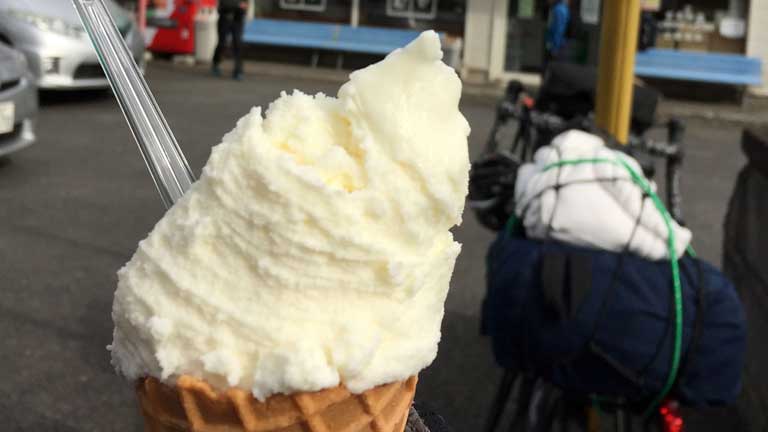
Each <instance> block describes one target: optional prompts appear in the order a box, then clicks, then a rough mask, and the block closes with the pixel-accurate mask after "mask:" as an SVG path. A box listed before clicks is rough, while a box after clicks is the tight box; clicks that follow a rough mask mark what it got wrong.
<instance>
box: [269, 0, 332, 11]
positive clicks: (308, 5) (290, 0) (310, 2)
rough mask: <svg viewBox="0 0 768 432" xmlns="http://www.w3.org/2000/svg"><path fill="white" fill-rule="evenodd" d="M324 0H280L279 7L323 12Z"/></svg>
mask: <svg viewBox="0 0 768 432" xmlns="http://www.w3.org/2000/svg"><path fill="white" fill-rule="evenodd" d="M325 1H326V0H280V8H281V9H289V10H300V11H309V12H324V11H325Z"/></svg>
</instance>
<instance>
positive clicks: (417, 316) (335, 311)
mask: <svg viewBox="0 0 768 432" xmlns="http://www.w3.org/2000/svg"><path fill="white" fill-rule="evenodd" d="M460 95H461V82H460V80H459V78H458V76H457V75H456V72H455V71H454V70H453V69H451V68H450V67H448V66H446V65H445V64H444V63H443V62H442V51H441V47H440V38H439V36H438V35H437V34H436V33H435V32H432V31H428V32H424V33H423V34H421V35H420V36H419V37H418V38H417V39H415V40H414V41H413V42H411V43H410V44H409V45H407V46H406V47H404V48H402V49H398V50H395V51H394V52H392V53H391V54H389V55H388V56H387V57H386V58H385V59H384V60H382V61H381V62H379V63H376V64H373V65H371V66H369V67H366V68H364V69H361V70H358V71H356V72H353V73H352V74H350V77H349V81H348V82H347V83H345V84H344V85H342V86H341V88H340V89H339V91H338V94H337V96H336V97H332V96H326V95H324V94H315V95H314V96H312V95H307V94H304V93H301V92H300V91H293V92H292V93H285V92H284V93H282V94H281V95H280V97H279V98H278V99H277V100H275V101H274V102H272V103H271V104H270V105H269V107H268V108H267V109H266V111H265V112H264V113H262V111H261V109H260V108H258V107H257V108H253V109H252V110H251V111H250V113H248V114H246V115H245V116H244V117H243V118H241V119H240V120H239V121H238V122H237V125H236V127H235V128H234V129H233V130H232V131H231V132H229V133H227V134H226V135H225V136H224V137H223V139H222V142H221V143H220V144H218V145H216V146H215V147H214V148H213V149H212V151H211V156H210V158H209V160H208V162H207V163H206V165H205V167H204V168H203V172H202V175H201V176H200V178H199V180H198V181H197V182H195V184H193V185H192V187H191V189H190V190H189V191H188V192H187V193H186V194H185V195H184V196H183V197H182V198H181V199H180V200H179V201H178V202H176V203H175V204H174V206H173V207H172V208H170V209H169V210H168V212H167V213H166V214H165V215H164V216H163V217H162V218H161V219H160V221H159V222H158V223H157V224H156V226H155V227H154V228H153V229H152V231H151V232H150V233H149V235H148V236H147V238H146V239H144V240H142V241H141V242H140V243H139V246H138V249H137V250H136V253H135V254H134V255H133V257H132V258H131V260H130V261H129V262H128V263H127V264H126V265H125V266H124V267H123V268H122V269H120V270H119V272H118V287H117V291H116V292H115V299H114V304H113V310H112V318H113V321H114V323H115V329H114V337H113V342H112V344H111V345H110V346H109V347H108V348H109V350H110V351H111V355H112V362H113V364H114V365H115V367H116V369H117V370H118V372H119V373H121V374H122V375H124V376H125V377H126V378H128V379H130V380H133V381H135V382H139V383H140V384H139V395H140V399H141V401H142V406H143V409H144V411H145V413H148V418H151V417H152V416H154V415H155V414H157V413H159V412H164V411H156V410H155V408H154V407H156V406H158V405H157V404H158V403H159V402H158V401H162V400H176V401H177V402H178V403H176V402H174V404H175V405H174V404H165V405H167V406H169V407H170V406H171V405H172V406H173V409H172V411H174V412H175V413H176V414H174V415H168V416H167V417H168V418H176V417H179V418H181V417H183V418H185V419H186V420H184V421H186V422H188V424H189V425H191V426H188V427H191V430H194V431H198V430H199V431H209V430H210V431H214V430H215V431H219V430H222V431H229V430H241V429H238V428H237V427H236V426H233V427H231V428H229V429H228V428H227V427H229V426H222V427H221V428H218V429H217V428H215V427H213V426H211V427H208V426H205V427H203V426H198V425H199V424H206V425H207V424H208V423H205V422H204V423H199V422H198V420H199V418H200V417H201V416H203V417H204V414H205V413H206V412H207V410H211V411H210V414H211V415H213V416H214V417H216V416H218V415H219V414H217V413H223V412H225V411H226V416H227V418H228V419H235V418H237V419H238V420H237V421H239V422H240V423H241V424H240V426H239V427H241V428H243V430H254V431H256V430H257V431H271V430H280V431H292V430H311V431H313V432H315V431H316V432H320V431H326V430H328V431H331V430H333V431H342V432H347V431H349V432H355V431H358V430H359V431H368V430H372V431H383V432H392V431H395V432H400V431H401V430H402V428H401V423H400V421H401V420H402V418H404V417H405V415H406V413H407V409H405V410H404V411H403V412H402V416H401V413H400V412H399V411H398V412H397V414H396V415H390V414H386V413H388V412H390V411H388V410H394V408H392V407H397V408H398V410H399V409H400V408H401V405H407V404H406V401H407V402H408V403H409V402H410V399H411V398H412V397H413V387H414V385H415V379H414V378H412V377H414V376H416V375H418V373H419V371H421V370H422V369H424V368H425V367H427V366H428V365H429V364H430V363H431V362H432V361H433V360H434V358H435V356H436V354H437V347H438V342H439V340H440V326H441V322H442V318H443V313H444V309H443V307H444V302H445V298H446V295H447V292H448V286H449V283H450V279H451V275H452V273H453V269H454V264H455V261H456V257H457V256H458V254H459V251H460V245H459V244H458V243H457V242H456V241H454V238H453V235H452V233H451V231H450V230H451V228H452V227H454V226H456V225H458V224H460V223H461V215H462V212H463V209H464V199H465V196H466V193H467V182H468V171H469V157H468V150H467V136H468V135H469V131H470V129H469V125H468V123H467V121H466V120H465V118H464V117H463V116H462V114H461V112H460V111H459V99H460ZM372 395H380V397H379V396H372ZM385 396H386V397H385ZM201 401H208V402H201ZM222 401H223V402H222ZM328 401H330V402H328ZM179 403H180V404H181V407H182V408H179ZM192 406H197V407H198V408H199V407H204V408H199V411H200V413H197V414H196V413H195V412H196V411H195V410H193V409H191V408H190V407H192ZM347 407H349V409H350V410H353V411H354V412H355V413H357V414H355V416H354V417H355V418H359V421H360V425H362V426H358V425H357V423H355V425H350V426H344V427H338V428H337V427H336V426H333V424H332V423H330V424H329V423H328V422H329V421H331V420H328V418H330V417H334V416H335V415H334V416H331V415H330V414H328V410H331V411H332V412H335V411H337V410H338V411H341V410H342V408H343V410H346V409H347ZM283 408H285V410H286V413H285V414H276V415H274V416H273V415H271V414H270V415H269V416H267V417H270V418H273V419H272V420H268V421H267V422H266V423H263V424H262V423H259V421H260V420H259V421H257V420H254V419H257V418H259V416H260V415H261V414H260V413H263V412H270V413H271V412H272V411H270V410H271V409H278V410H279V409H283ZM179 410H182V411H183V416H182V414H181V412H180V411H179ZM350 412H352V411H350ZM392 412H394V411H392ZM233 413H234V414H233ZM358 414H359V415H358ZM164 415H165V414H164ZM221 415H222V416H223V415H224V414H221ZM174 416H176V417H174ZM329 416H330V417H329ZM350 416H351V414H350ZM401 417H402V418H401ZM289 418H290V419H294V420H296V421H299V419H300V422H303V423H301V424H303V425H304V426H302V427H305V428H306V427H309V428H310V429H296V428H295V427H294V426H291V423H289V420H286V419H289ZM174 421H175V420H174ZM180 421H181V420H180ZM206 421H207V420H206ZM227 421H229V420H227ZM366 421H367V422H368V423H366V424H364V423H365V422H366ZM254 422H256V423H254ZM270 422H273V423H270ZM214 424H215V422H214ZM264 424H266V425H269V426H264ZM306 425H309V426H306ZM313 425H318V426H313ZM377 425H378V426H377ZM163 427H165V426H163ZM168 427H171V429H168V428H166V429H154V430H176V429H172V427H173V426H168ZM180 427H181V426H180ZM184 427H187V426H184ZM292 427H293V429H291V428H292ZM270 428H271V429H270ZM280 428H283V429H280ZM312 428H314V429H312ZM323 428H325V429H323ZM366 428H367V429H366ZM179 430H184V429H183V428H182V429H179Z"/></svg>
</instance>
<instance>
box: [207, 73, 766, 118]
mask: <svg viewBox="0 0 768 432" xmlns="http://www.w3.org/2000/svg"><path fill="white" fill-rule="evenodd" d="M195 67H200V68H202V67H207V66H205V65H199V66H195ZM245 70H246V73H247V74H248V75H257V76H269V77H280V78H294V79H307V80H321V81H328V82H333V83H338V84H340V83H343V82H345V81H346V80H347V77H348V75H349V73H350V72H351V71H350V70H345V69H330V68H324V67H318V68H311V67H309V66H302V65H295V64H285V63H272V62H260V61H259V62H257V61H246V64H245ZM503 93H504V87H503V86H502V85H498V84H483V85H479V84H472V83H465V84H464V97H467V98H471V99H474V100H478V99H479V100H487V101H488V102H493V103H495V101H496V100H498V99H499V98H500V97H501V96H502V95H503ZM658 115H659V117H661V118H665V117H671V116H676V117H681V118H684V119H691V118H695V119H702V120H715V121H721V122H726V123H730V124H733V125H736V126H754V125H759V124H766V122H768V98H758V97H754V96H745V98H744V102H743V103H742V104H741V105H739V104H736V103H733V102H730V103H705V102H696V101H686V100H679V99H664V100H662V102H661V104H660V106H659V110H658Z"/></svg>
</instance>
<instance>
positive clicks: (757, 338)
mask: <svg viewBox="0 0 768 432" xmlns="http://www.w3.org/2000/svg"><path fill="white" fill-rule="evenodd" d="M742 147H743V150H744V153H745V154H746V155H747V158H748V160H749V164H748V165H747V166H746V167H744V169H743V170H742V171H741V173H740V174H739V177H738V180H737V181H736V187H735V189H734V191H733V195H732V196H731V201H730V203H729V206H728V213H727V215H726V217H725V226H724V231H725V232H724V244H723V269H724V271H725V273H726V274H727V275H728V276H729V277H730V278H731V279H732V280H733V282H734V285H736V289H737V290H738V292H739V295H740V296H741V298H742V299H743V300H744V306H745V308H746V315H747V320H748V323H749V333H748V344H747V361H746V363H745V365H744V391H743V393H742V396H741V398H740V400H739V411H740V414H741V415H742V416H743V417H744V418H745V419H746V420H747V421H748V422H749V423H750V425H749V430H752V431H763V430H767V429H768V369H766V365H768V345H766V343H765V341H764V335H765V334H766V333H768V267H766V266H765V259H766V257H768V228H766V223H768V129H763V130H747V131H745V132H744V136H743V139H742Z"/></svg>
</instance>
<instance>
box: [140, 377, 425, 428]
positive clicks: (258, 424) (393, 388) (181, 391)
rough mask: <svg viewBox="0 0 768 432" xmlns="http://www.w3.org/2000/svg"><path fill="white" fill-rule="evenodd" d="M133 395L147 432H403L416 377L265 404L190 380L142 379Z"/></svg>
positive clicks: (274, 399)
mask: <svg viewBox="0 0 768 432" xmlns="http://www.w3.org/2000/svg"><path fill="white" fill-rule="evenodd" d="M136 392H137V393H138V396H139V403H140V405H141V410H142V413H143V414H144V419H145V424H146V431H147V432H241V431H242V432H273V431H274V432H403V430H404V429H405V423H406V421H407V418H408V410H409V408H410V406H411V402H412V401H413V395H414V393H415V392H416V377H411V378H409V379H407V380H405V381H398V382H394V383H390V384H384V385H381V386H378V387H374V388H372V389H370V390H368V391H366V392H364V393H360V394H352V393H350V392H349V390H347V389H346V388H345V387H343V386H338V387H334V388H330V389H325V390H321V391H317V392H305V393H295V394H292V395H273V396H271V397H269V398H268V399H267V400H265V401H264V402H260V401H258V400H256V398H254V397H253V395H252V394H251V393H250V392H247V391H244V390H241V389H236V388H231V389H228V390H225V391H222V392H219V391H216V390H214V389H213V388H212V387H211V386H210V385H208V384H207V383H205V382H204V381H201V380H199V379H197V378H192V377H189V376H182V377H180V378H179V379H178V381H177V382H176V385H175V386H168V385H166V384H163V383H161V382H160V381H158V380H157V379H155V378H151V377H149V378H144V379H141V380H139V381H138V383H137V385H136Z"/></svg>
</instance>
